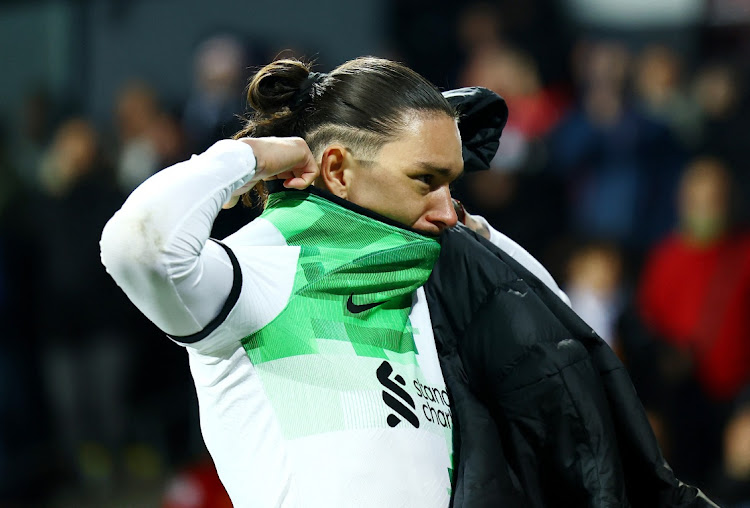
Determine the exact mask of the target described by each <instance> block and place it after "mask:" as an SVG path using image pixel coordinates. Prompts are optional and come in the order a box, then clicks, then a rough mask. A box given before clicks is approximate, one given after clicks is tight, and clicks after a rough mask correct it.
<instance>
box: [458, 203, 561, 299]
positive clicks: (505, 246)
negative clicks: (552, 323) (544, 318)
mask: <svg viewBox="0 0 750 508" xmlns="http://www.w3.org/2000/svg"><path fill="white" fill-rule="evenodd" d="M472 217H473V218H474V219H475V220H478V221H479V222H481V223H482V224H483V225H484V226H485V227H486V228H487V229H488V230H489V232H490V242H492V243H493V244H494V245H495V246H496V247H498V248H500V249H502V250H503V251H504V252H506V253H507V254H508V255H510V256H511V257H513V259H515V260H516V261H518V262H519V263H521V264H522V265H523V266H524V268H526V269H527V270H528V271H530V272H531V273H533V274H534V275H536V276H537V278H538V279H539V280H541V281H542V282H543V283H544V284H546V285H547V287H549V288H550V289H551V290H552V291H554V292H555V294H556V295H557V296H558V297H560V299H561V300H562V301H563V302H565V303H566V304H567V305H568V307H570V298H568V295H566V294H565V291H563V290H562V289H560V287H559V286H558V285H557V282H555V279H554V278H553V277H552V275H551V274H550V273H549V272H548V271H547V269H546V268H545V267H544V265H542V264H541V263H540V262H539V261H537V259H536V258H535V257H534V256H532V255H531V254H529V252H528V251H527V250H526V249H524V248H523V247H521V246H520V245H518V244H517V243H516V242H514V241H513V240H511V239H510V238H508V237H507V236H505V235H504V234H502V233H501V232H500V231H498V230H496V229H495V228H493V227H492V226H491V225H490V223H489V222H487V219H485V218H484V217H481V216H479V215H472Z"/></svg>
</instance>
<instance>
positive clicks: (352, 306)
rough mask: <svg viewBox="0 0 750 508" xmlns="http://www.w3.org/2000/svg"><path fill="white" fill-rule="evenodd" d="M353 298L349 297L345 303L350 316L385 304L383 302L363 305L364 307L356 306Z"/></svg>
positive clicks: (352, 295)
mask: <svg viewBox="0 0 750 508" xmlns="http://www.w3.org/2000/svg"><path fill="white" fill-rule="evenodd" d="M353 297H354V294H351V295H349V299H348V300H347V301H346V310H348V311H349V312H351V313H352V314H359V313H360V312H364V311H366V310H370V309H372V308H373V307H377V306H378V305H382V304H384V303H385V302H374V303H365V304H364V305H357V304H356V303H354V300H353V299H352V298H353Z"/></svg>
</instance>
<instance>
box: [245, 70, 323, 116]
mask: <svg viewBox="0 0 750 508" xmlns="http://www.w3.org/2000/svg"><path fill="white" fill-rule="evenodd" d="M310 74H311V73H310V66H309V65H308V64H306V63H304V62H301V61H299V60H291V59H284V60H277V61H275V62H272V63H270V64H268V65H266V66H265V67H263V68H262V69H261V70H259V71H258V73H257V74H255V76H254V77H253V79H252V80H251V81H250V85H249V86H248V90H247V102H248V105H249V106H250V107H251V108H253V109H254V110H255V111H256V112H258V113H259V114H261V115H272V114H274V113H278V112H280V111H282V110H283V109H284V108H293V107H294V104H295V102H296V101H297V98H298V96H299V95H300V89H301V88H302V87H303V85H304V84H305V82H306V81H307V80H308V77H309V76H310ZM312 74H317V73H312ZM310 86H312V85H310ZM308 93H309V89H308Z"/></svg>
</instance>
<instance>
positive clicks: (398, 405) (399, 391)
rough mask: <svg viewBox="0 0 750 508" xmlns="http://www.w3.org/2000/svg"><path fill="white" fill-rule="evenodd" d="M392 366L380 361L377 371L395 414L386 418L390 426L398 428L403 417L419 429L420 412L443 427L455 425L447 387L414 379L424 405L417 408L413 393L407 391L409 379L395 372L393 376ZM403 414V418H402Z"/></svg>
mask: <svg viewBox="0 0 750 508" xmlns="http://www.w3.org/2000/svg"><path fill="white" fill-rule="evenodd" d="M391 374H393V367H392V366H391V364H390V363H388V362H387V361H384V362H383V363H381V364H380V367H378V369H377V371H376V375H377V377H378V381H380V384H381V385H383V387H384V388H385V390H383V402H385V404H386V405H387V406H388V407H389V408H390V409H391V410H392V411H394V412H395V413H396V414H389V415H388V418H387V419H386V421H387V422H388V425H389V426H391V427H395V426H397V425H398V424H400V423H401V422H402V421H403V420H406V421H407V422H409V423H410V424H412V425H413V426H414V427H415V428H419V416H418V412H420V410H421V413H422V414H423V415H424V419H425V420H427V421H428V422H430V423H434V424H436V425H440V426H441V427H447V428H451V427H452V423H453V422H452V420H451V412H450V403H449V401H448V392H447V391H445V389H444V388H443V389H439V388H435V387H432V386H427V385H424V384H422V383H420V382H419V381H418V380H416V379H415V380H414V383H413V384H414V389H415V390H416V393H417V397H419V398H420V400H419V402H422V404H421V407H420V408H417V403H415V402H414V399H413V398H412V396H411V395H409V393H408V392H407V391H406V390H405V387H406V381H404V378H403V377H402V376H400V375H398V374H396V375H395V376H394V377H393V378H392V379H391ZM399 417H400V418H399Z"/></svg>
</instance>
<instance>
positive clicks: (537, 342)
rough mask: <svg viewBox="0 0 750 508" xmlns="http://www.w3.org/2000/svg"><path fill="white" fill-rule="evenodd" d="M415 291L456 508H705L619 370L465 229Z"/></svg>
mask: <svg viewBox="0 0 750 508" xmlns="http://www.w3.org/2000/svg"><path fill="white" fill-rule="evenodd" d="M442 249H443V250H442V253H441V256H440V259H439V261H438V264H437V266H436V267H435V270H434V271H433V274H432V277H431V278H430V280H429V282H428V283H427V285H426V286H425V290H426V292H427V299H428V303H429V306H430V313H431V315H432V320H433V328H434V330H435V340H436V342H437V346H438V353H439V356H440V362H441V367H442V370H443V375H444V377H445V382H446V384H447V387H448V391H449V393H450V395H451V403H452V414H453V422H454V427H453V435H454V448H455V450H454V453H455V456H454V461H455V469H454V489H453V499H452V506H455V507H469V508H479V507H485V506H486V507H495V506H497V507H503V508H504V507H524V508H525V507H563V506H565V507H568V506H569V507H628V506H632V507H638V508H641V507H644V508H645V507H667V506H675V507H676V506H680V507H688V506H690V507H693V506H715V505H714V504H713V503H711V501H709V500H708V499H707V498H706V497H705V496H704V495H703V494H702V493H701V492H700V491H699V490H698V489H696V488H694V487H690V486H688V485H685V484H682V483H681V482H680V481H679V480H677V479H676V478H675V476H674V474H673V472H672V470H671V469H670V468H669V466H668V465H667V463H666V462H665V460H664V459H663V457H662V455H661V452H660V450H659V447H658V445H657V443H656V440H655V438H654V435H653V433H652V431H651V428H650V426H649V423H648V420H647V419H646V415H645V413H644V410H643V407H642V406H641V403H640V401H639V399H638V397H637V395H636V393H635V391H634V389H633V386H632V384H631V382H630V378H629V377H628V374H627V372H626V371H625V368H624V367H623V365H622V364H621V363H620V361H619V360H618V359H617V357H616V356H615V355H614V353H613V352H612V350H611V349H610V348H609V347H608V346H607V345H606V344H605V343H604V342H603V341H602V340H601V339H600V338H599V337H598V336H597V335H596V334H595V333H594V331H593V330H592V329H591V328H590V327H589V326H587V325H586V324H585V323H584V322H583V321H582V320H581V319H580V318H579V317H578V316H577V315H576V314H575V313H574V312H573V311H572V310H571V309H570V308H569V307H568V306H567V305H565V303H564V302H562V301H561V300H560V299H559V298H558V297H557V296H556V295H555V294H554V293H553V292H552V291H551V290H550V289H549V288H547V287H546V286H545V285H544V284H543V283H542V282H540V281H539V280H538V279H537V278H536V277H535V276H534V275H532V274H531V273H530V272H529V271H528V270H526V269H525V268H523V267H522V266H521V265H520V264H518V263H517V262H516V261H515V260H513V259H512V258H511V257H510V256H508V255H507V254H505V253H504V252H502V251H501V250H500V249H498V248H496V247H495V246H494V245H492V244H490V243H489V242H487V241H485V240H484V239H482V238H479V237H478V236H477V235H475V234H474V233H472V232H471V231H469V230H467V229H466V228H463V227H459V228H454V229H452V230H450V231H448V232H446V233H445V234H444V235H443V238H442Z"/></svg>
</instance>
